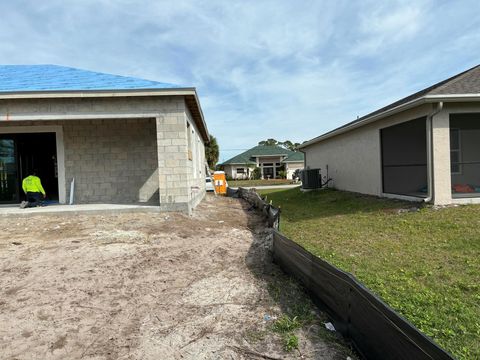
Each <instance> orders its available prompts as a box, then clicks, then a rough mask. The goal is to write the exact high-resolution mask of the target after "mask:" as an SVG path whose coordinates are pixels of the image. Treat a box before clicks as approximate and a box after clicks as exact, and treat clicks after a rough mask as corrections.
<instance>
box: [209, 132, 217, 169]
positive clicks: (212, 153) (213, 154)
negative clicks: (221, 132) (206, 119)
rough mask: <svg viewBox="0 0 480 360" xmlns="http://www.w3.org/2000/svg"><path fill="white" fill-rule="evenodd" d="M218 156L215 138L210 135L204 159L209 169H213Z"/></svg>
mask: <svg viewBox="0 0 480 360" xmlns="http://www.w3.org/2000/svg"><path fill="white" fill-rule="evenodd" d="M219 154H220V148H219V146H218V143H217V138H216V137H215V136H213V135H210V141H209V142H208V143H207V145H206V146H205V157H206V159H207V163H208V166H209V167H210V169H214V168H215V165H216V164H217V162H218V157H219Z"/></svg>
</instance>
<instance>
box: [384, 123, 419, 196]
mask: <svg viewBox="0 0 480 360" xmlns="http://www.w3.org/2000/svg"><path fill="white" fill-rule="evenodd" d="M380 141H381V152H382V177H383V193H386V194H395V195H405V196H413V197H420V198H425V197H427V194H428V175H427V131H426V118H424V117H422V118H419V119H415V120H411V121H407V122H404V123H401V124H398V125H394V126H390V127H387V128H384V129H381V130H380Z"/></svg>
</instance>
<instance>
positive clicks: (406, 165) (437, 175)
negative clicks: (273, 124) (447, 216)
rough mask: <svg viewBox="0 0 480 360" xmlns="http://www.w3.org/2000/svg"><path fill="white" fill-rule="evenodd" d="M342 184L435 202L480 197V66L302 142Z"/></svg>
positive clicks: (312, 164) (311, 163)
mask: <svg viewBox="0 0 480 360" xmlns="http://www.w3.org/2000/svg"><path fill="white" fill-rule="evenodd" d="M300 149H301V151H303V152H304V153H305V157H306V167H307V168H311V169H316V168H319V169H321V170H320V171H321V173H322V176H324V175H326V173H327V172H328V176H329V177H330V178H332V179H333V184H334V186H335V187H336V188H338V189H343V190H348V191H354V192H359V193H365V194H372V195H377V196H385V197H395V198H402V199H408V200H419V201H428V202H433V203H435V204H451V203H473V202H480V66H476V67H474V68H472V69H470V70H467V71H465V72H463V73H461V74H458V75H455V76H453V77H451V78H449V79H447V80H444V81H442V82H439V83H437V84H435V85H433V86H430V87H428V88H426V89H424V90H421V91H419V92H417V93H415V94H412V95H410V96H407V97H406V98H404V99H401V100H399V101H397V102H394V103H393V104H390V105H388V106H386V107H383V108H381V109H379V110H377V111H374V112H373V113H371V114H368V115H366V116H364V117H362V118H360V119H358V120H355V121H353V122H351V123H348V124H346V125H343V126H341V127H339V128H337V129H335V130H332V131H330V132H328V133H326V134H323V135H320V136H318V137H316V138H314V139H312V140H310V141H307V142H305V143H303V144H302V145H301V146H300Z"/></svg>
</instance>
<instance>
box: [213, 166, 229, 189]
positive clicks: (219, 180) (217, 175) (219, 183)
mask: <svg viewBox="0 0 480 360" xmlns="http://www.w3.org/2000/svg"><path fill="white" fill-rule="evenodd" d="M213 186H215V193H216V194H220V195H226V194H227V179H226V177H225V172H223V171H215V172H214V173H213Z"/></svg>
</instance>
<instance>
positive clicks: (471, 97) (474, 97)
mask: <svg viewBox="0 0 480 360" xmlns="http://www.w3.org/2000/svg"><path fill="white" fill-rule="evenodd" d="M425 99H426V101H427V102H436V101H444V102H452V101H479V100H480V94H451V95H427V96H425Z"/></svg>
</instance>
